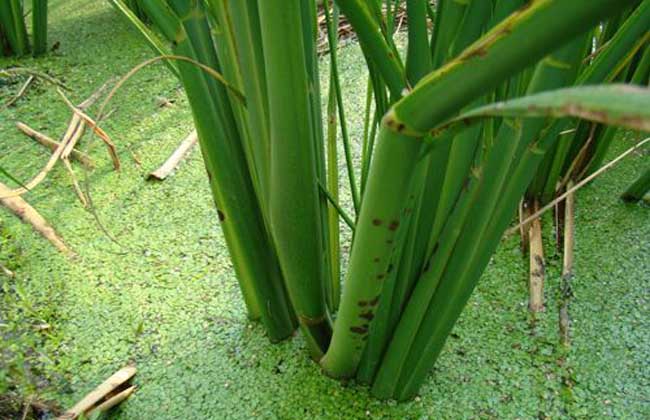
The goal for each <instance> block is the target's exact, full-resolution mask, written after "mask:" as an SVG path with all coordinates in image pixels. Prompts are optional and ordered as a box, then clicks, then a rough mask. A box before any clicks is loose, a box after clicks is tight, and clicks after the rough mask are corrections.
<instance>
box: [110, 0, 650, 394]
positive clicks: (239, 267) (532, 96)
mask: <svg viewBox="0 0 650 420" xmlns="http://www.w3.org/2000/svg"><path fill="white" fill-rule="evenodd" d="M114 2H115V3H118V4H122V5H124V3H123V1H122V0H114ZM139 3H140V6H141V7H142V9H143V10H144V11H145V13H146V14H147V16H148V17H149V19H150V20H151V22H153V24H154V26H155V27H156V28H157V29H158V30H159V31H160V33H161V34H162V35H163V36H164V37H165V38H167V40H168V41H169V43H170V45H171V50H172V53H173V54H174V55H175V56H184V57H187V58H189V59H191V60H192V61H195V62H198V63H201V64H202V65H205V66H208V67H209V68H211V69H212V70H214V71H216V72H218V73H219V74H220V75H221V76H222V80H217V79H216V78H215V77H213V76H214V74H209V73H208V72H206V71H203V69H201V68H200V67H198V66H197V65H195V64H193V63H190V62H187V61H178V62H177V63H176V66H177V68H178V74H179V77H180V80H181V82H182V84H183V86H184V87H185V90H186V92H187V96H188V99H189V102H190V105H191V107H192V111H193V115H194V122H195V125H196V129H197V131H198V135H199V139H200V144H201V150H202V153H203V157H204V161H205V166H206V170H207V174H208V180H209V183H210V186H211V188H212V193H213V197H214V200H215V204H216V206H217V209H218V210H217V215H218V217H219V220H220V221H221V226H222V230H223V233H224V236H225V238H226V242H227V245H228V248H229V251H230V255H231V258H232V261H233V265H234V267H235V271H236V274H237V278H238V280H239V283H240V286H241V290H242V294H243V297H244V301H245V303H246V305H247V308H248V313H249V315H250V317H251V318H252V319H259V320H260V321H261V322H262V324H263V325H264V326H265V328H266V330H267V332H268V335H269V337H270V338H271V339H272V340H274V341H277V340H282V339H284V338H287V337H289V336H291V335H292V333H293V331H294V330H295V329H296V328H299V329H300V330H301V332H302V335H303V337H304V338H305V342H306V346H307V348H308V350H309V353H310V355H311V357H312V358H313V359H314V360H316V361H317V362H318V363H320V365H321V367H322V369H323V370H324V372H325V373H326V374H328V375H330V376H332V377H336V378H357V379H358V380H359V381H361V382H364V383H367V384H369V385H370V387H371V389H372V393H373V394H374V395H376V396H377V397H380V398H396V399H400V400H403V399H408V398H411V397H413V396H414V395H415V394H416V393H417V391H418V389H419V387H420V385H421V384H422V383H423V381H424V380H425V378H426V377H427V375H428V373H429V372H430V369H431V367H432V365H433V364H434V362H435V360H436V358H437V357H438V355H439V354H440V351H441V349H442V347H443V345H444V343H445V340H446V338H447V336H448V335H449V333H450V331H451V329H452V327H453V325H454V323H455V322H456V320H457V319H458V317H459V315H460V313H461V312H462V310H463V307H464V306H465V304H466V302H467V300H468V299H469V297H470V295H471V293H472V291H473V290H474V287H475V286H476V283H477V282H478V279H479V277H480V276H481V274H482V272H483V270H484V269H485V267H486V265H487V264H488V262H489V260H490V257H491V256H492V254H493V253H494V251H495V249H496V247H497V245H498V243H499V239H500V238H501V235H502V234H503V232H504V230H505V229H506V227H507V226H508V224H509V223H510V222H511V219H512V216H513V215H514V213H515V212H516V209H517V205H518V203H519V201H520V199H521V197H522V195H523V194H524V192H525V191H526V188H527V187H528V185H529V184H530V182H531V181H532V179H533V176H534V175H535V171H536V168H537V167H538V166H539V164H540V163H541V162H542V161H543V159H544V156H545V152H546V151H548V150H550V149H552V148H553V147H554V146H555V144H556V143H557V140H558V134H559V132H560V130H561V128H562V126H563V125H562V124H556V123H554V122H553V121H554V120H553V119H552V118H553V117H560V118H561V117H574V118H585V119H592V120H595V121H597V122H599V123H602V124H615V125H623V126H630V127H633V128H637V129H650V125H649V121H650V107H648V105H649V104H650V95H649V94H648V91H647V90H646V89H641V88H636V89H632V88H629V87H622V86H619V85H613V86H611V87H610V88H607V89H603V88H595V87H591V86H584V87H581V88H578V90H577V91H574V90H569V91H567V90H554V89H559V88H562V87H566V86H570V85H572V84H574V82H575V78H576V75H577V74H578V71H579V69H580V64H581V63H580V60H581V59H582V58H583V57H584V56H583V54H582V52H583V51H585V50H586V48H587V47H586V45H587V44H588V43H589V42H590V41H589V40H590V39H592V38H593V34H594V32H593V28H596V27H597V26H598V25H599V24H600V23H603V22H609V21H610V20H611V19H612V17H613V16H618V15H619V14H621V13H623V12H625V11H626V10H628V9H629V8H631V7H636V8H643V7H648V5H649V4H650V0H645V1H643V2H641V4H640V5H639V2H638V1H636V0H574V1H570V2H567V1H564V0H533V1H524V0H495V1H484V0H470V1H464V2H458V1H454V0H439V1H437V2H435V4H432V3H430V2H429V1H427V0H406V1H399V0H398V1H395V0H390V1H386V2H382V1H381V0H338V1H337V2H336V5H334V6H333V5H332V4H331V2H328V1H325V2H324V12H325V21H326V26H327V29H328V32H329V40H330V55H331V61H330V69H331V83H330V85H331V86H330V91H329V101H328V103H329V106H328V109H327V110H326V112H323V110H322V109H321V105H320V104H321V98H320V94H321V89H320V86H319V60H318V57H317V42H316V37H317V33H318V31H317V22H318V20H317V5H316V2H314V1H298V0H289V1H288V0H265V1H257V0H238V1H228V0H191V1H188V0H163V1H161V0H140V1H139ZM332 6H333V7H332ZM403 6H405V7H406V10H407V15H408V34H407V36H408V48H407V50H406V53H405V55H404V56H403V55H402V54H401V51H400V49H399V48H398V47H397V44H396V42H395V37H394V36H395V29H396V27H395V25H394V21H393V16H394V15H395V12H396V10H397V7H403ZM635 10H636V9H635ZM339 11H340V13H341V14H342V15H344V16H345V17H346V18H347V20H348V21H349V22H350V23H351V25H352V26H353V28H354V30H355V32H356V36H357V37H358V40H359V45H360V47H361V49H362V51H363V54H364V57H365V59H366V62H367V65H368V69H369V80H368V87H369V89H368V94H367V103H368V109H367V110H366V112H365V116H366V129H365V130H364V132H365V135H364V138H363V162H362V164H361V171H360V172H361V179H360V180H357V177H356V176H355V174H356V173H355V171H354V169H355V168H354V167H353V166H352V165H353V162H352V159H351V158H350V155H349V142H350V141H351V139H350V138H349V135H348V131H347V122H346V118H345V109H344V107H343V105H344V102H343V100H344V95H343V93H344V92H342V91H341V87H340V83H338V71H339V69H338V66H337V60H336V54H337V49H336V42H337V39H336V38H337V35H336V34H337V32H336V22H337V19H338V15H339ZM130 19H133V18H132V17H131V18H130ZM136 23H137V22H136ZM431 24H433V25H432V27H433V30H432V31H431V30H430V29H429V28H430V27H431ZM224 80H225V81H226V82H224ZM586 84H587V83H583V85H586ZM522 96H524V97H523V98H520V97H522ZM495 101H496V102H497V103H496V105H495V104H494V103H495ZM504 101H505V102H504ZM324 114H326V116H327V119H326V121H327V124H324V118H323V117H324ZM337 117H338V118H337ZM337 120H338V121H337ZM325 127H327V130H325ZM338 131H340V133H341V138H342V141H343V146H344V147H343V150H344V151H345V157H344V159H345V162H346V164H347V167H348V171H347V176H346V177H345V178H346V179H345V181H346V182H348V183H350V189H351V191H352V202H353V203H352V209H353V213H352V214H347V213H346V212H345V211H344V210H343V209H342V208H343V207H344V206H342V205H341V204H340V203H338V193H337V187H338V173H337V171H338V169H337V162H338V159H339V157H338V156H337V155H336V150H337V148H336V144H335V141H336V138H337V135H336V134H337V132H338ZM335 216H336V217H335ZM339 218H341V219H343V220H344V221H345V223H346V224H347V225H349V227H350V228H351V229H353V230H354V238H353V242H352V247H351V252H350V256H349V263H348V264H347V268H346V270H345V274H344V275H341V274H340V273H341V270H340V262H339V258H340V248H339V247H338V241H339V236H338V226H339V220H338V219H339ZM340 277H343V278H344V281H343V282H341V279H340Z"/></svg>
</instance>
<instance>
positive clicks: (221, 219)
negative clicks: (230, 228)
mask: <svg viewBox="0 0 650 420" xmlns="http://www.w3.org/2000/svg"><path fill="white" fill-rule="evenodd" d="M217 214H218V215H219V221H220V222H223V221H224V220H226V215H225V214H223V212H222V211H221V210H219V209H217Z"/></svg>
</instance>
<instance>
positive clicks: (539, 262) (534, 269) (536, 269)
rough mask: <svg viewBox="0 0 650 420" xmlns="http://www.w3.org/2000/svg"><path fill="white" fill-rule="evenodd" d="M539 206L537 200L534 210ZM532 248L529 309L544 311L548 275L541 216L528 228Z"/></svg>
mask: <svg viewBox="0 0 650 420" xmlns="http://www.w3.org/2000/svg"><path fill="white" fill-rule="evenodd" d="M537 208H538V205H537V202H535V204H534V205H533V208H532V211H533V212H535V211H536V210H537ZM528 239H529V242H528V243H529V247H530V248H529V249H530V253H529V254H530V278H529V293H530V297H529V301H528V309H530V310H531V312H542V311H543V310H544V278H545V276H546V265H545V263H544V243H543V239H542V223H541V221H540V219H539V218H536V219H534V220H533V221H532V222H531V223H530V228H529V230H528Z"/></svg>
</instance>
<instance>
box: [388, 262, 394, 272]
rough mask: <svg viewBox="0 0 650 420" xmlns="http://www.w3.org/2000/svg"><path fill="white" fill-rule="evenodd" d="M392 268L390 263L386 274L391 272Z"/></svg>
mask: <svg viewBox="0 0 650 420" xmlns="http://www.w3.org/2000/svg"><path fill="white" fill-rule="evenodd" d="M393 268H395V266H394V265H393V264H392V263H391V264H388V268H387V269H386V272H387V273H390V272H391V271H393Z"/></svg>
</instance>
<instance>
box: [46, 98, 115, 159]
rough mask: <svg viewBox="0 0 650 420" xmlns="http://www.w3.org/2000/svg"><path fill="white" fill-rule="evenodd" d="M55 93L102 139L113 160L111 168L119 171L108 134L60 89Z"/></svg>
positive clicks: (113, 145)
mask: <svg viewBox="0 0 650 420" xmlns="http://www.w3.org/2000/svg"><path fill="white" fill-rule="evenodd" d="M57 92H59V95H60V96H61V98H63V101H64V102H65V103H66V105H68V107H69V108H70V110H71V111H72V112H74V113H75V115H78V116H79V117H80V118H81V119H82V120H83V121H84V122H85V123H86V124H88V125H89V126H90V128H92V129H93V131H94V132H95V134H97V136H98V137H99V138H100V139H102V141H103V142H104V143H105V144H106V147H108V153H109V154H110V155H111V159H112V160H113V167H114V168H115V170H116V171H119V170H120V158H119V157H118V156H117V149H116V148H115V144H114V143H113V141H112V140H111V138H110V137H109V136H108V134H107V133H106V132H105V131H104V130H102V129H101V128H99V127H98V126H97V123H96V122H95V120H93V119H92V118H90V116H88V115H86V113H84V112H83V111H82V110H81V109H79V108H77V107H76V106H74V104H73V103H72V102H70V100H69V99H68V97H67V96H65V94H64V93H63V91H62V90H61V89H57Z"/></svg>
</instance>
